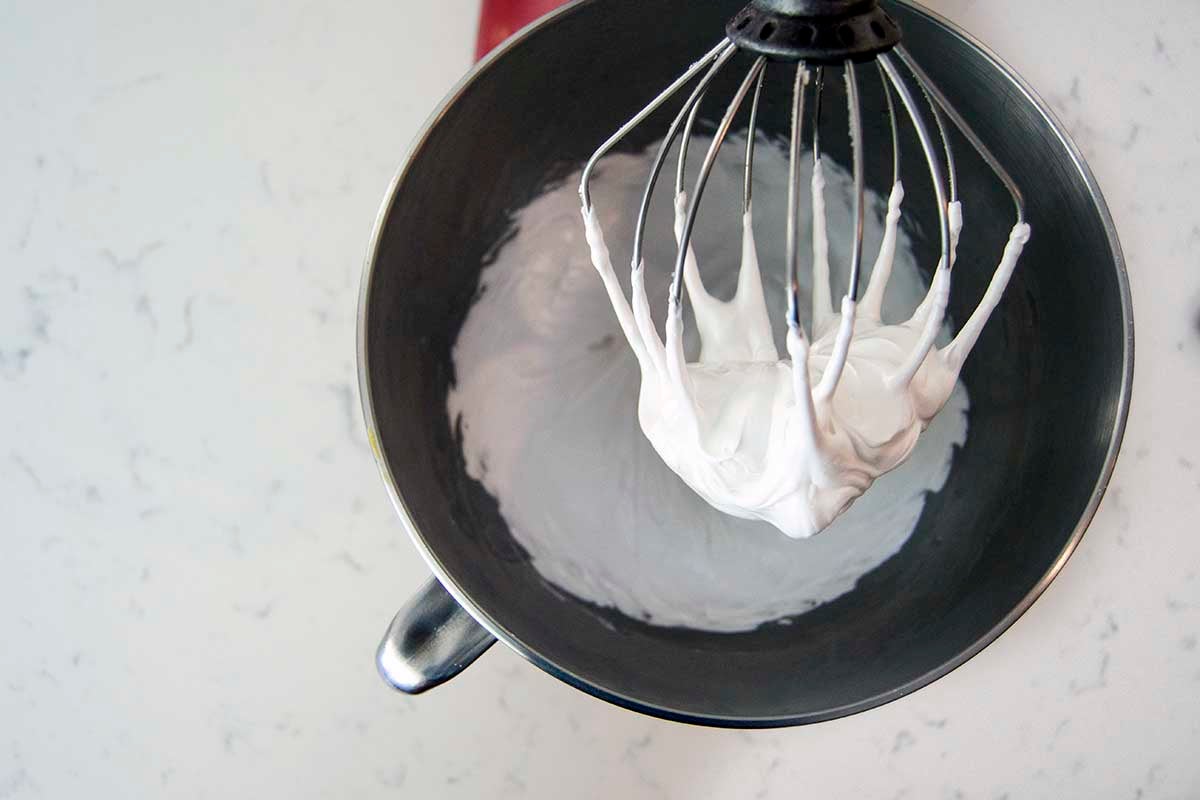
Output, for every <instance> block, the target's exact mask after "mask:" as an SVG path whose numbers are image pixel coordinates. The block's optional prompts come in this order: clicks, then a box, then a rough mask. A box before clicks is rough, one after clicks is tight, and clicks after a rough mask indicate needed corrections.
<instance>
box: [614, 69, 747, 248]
mask: <svg viewBox="0 0 1200 800" xmlns="http://www.w3.org/2000/svg"><path fill="white" fill-rule="evenodd" d="M735 51H736V48H732V47H729V48H726V49H725V50H724V51H722V52H721V53H720V54H719V55H718V56H717V57H716V59H715V60H713V61H712V63H711V66H709V68H708V72H707V73H705V75H704V77H703V78H702V79H701V80H700V82H699V83H698V84H696V88H694V89H693V90H692V93H691V95H690V96H689V97H688V99H687V102H686V103H684V105H683V108H682V109H681V110H680V111H679V113H678V114H676V115H675V119H674V120H673V121H672V122H671V127H670V128H669V129H668V130H667V136H666V138H665V139H663V140H662V142H661V143H660V144H659V146H658V153H657V154H656V155H655V157H654V163H653V164H652V165H651V167H650V177H649V179H648V180H647V181H646V189H645V191H644V192H643V193H642V202H641V205H640V206H639V207H638V215H637V223H636V224H635V225H634V227H633V256H632V264H633V268H634V269H637V268H638V267H639V266H640V265H641V263H642V247H643V242H644V240H645V236H646V218H647V216H648V215H649V213H650V198H651V197H652V196H653V194H654V185H655V184H656V183H657V182H658V176H659V174H660V173H661V172H662V168H663V164H664V163H665V162H666V160H667V151H668V150H670V149H671V144H672V143H673V142H674V141H675V138H676V136H678V134H679V128H680V126H681V125H682V124H683V121H684V119H685V118H687V119H688V125H687V130H686V131H685V132H684V136H683V140H682V142H681V143H680V168H679V170H680V174H681V175H682V172H683V158H684V154H685V153H686V151H687V143H688V139H690V138H691V133H692V132H691V125H692V123H693V122H694V121H695V118H696V111H697V110H698V109H699V108H700V102H701V101H702V100H703V99H704V95H705V93H706V92H707V91H708V87H709V84H711V83H712V81H713V78H715V77H716V75H717V73H718V72H720V71H721V68H722V67H723V66H725V64H726V62H728V61H729V59H730V58H732V57H733V54H734V52H735ZM680 181H682V178H680ZM679 186H681V184H677V188H676V192H679V191H682V189H681V188H679Z"/></svg>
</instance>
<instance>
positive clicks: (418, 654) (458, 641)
mask: <svg viewBox="0 0 1200 800" xmlns="http://www.w3.org/2000/svg"><path fill="white" fill-rule="evenodd" d="M495 641H496V638H495V637H494V636H492V635H491V634H490V633H488V632H487V630H486V629H484V627H483V626H482V625H480V624H479V623H478V622H476V621H475V619H474V618H473V617H472V616H471V615H470V614H468V613H467V612H466V611H464V610H463V607H462V606H460V605H459V604H458V603H457V602H456V601H455V599H454V598H453V597H451V596H450V593H449V592H447V591H446V590H445V589H443V588H442V585H441V584H440V583H438V581H437V578H430V579H429V581H428V582H427V583H426V584H425V585H424V586H422V587H421V589H420V591H418V592H417V593H416V594H415V595H413V597H412V599H411V600H409V601H408V602H407V603H405V604H404V607H403V608H401V609H400V611H399V612H397V613H396V617H395V619H393V620H392V624H391V625H389V626H388V629H387V633H385V634H384V635H383V641H382V642H380V643H379V650H378V651H377V652H376V654H375V663H376V665H377V666H378V667H379V674H380V675H382V676H383V679H384V680H385V681H387V682H388V683H389V684H391V685H392V686H393V687H395V688H396V689H399V690H400V691H402V692H405V693H407V694H419V693H421V692H423V691H425V690H426V689H432V688H433V687H434V686H437V685H438V684H439V683H443V682H445V681H448V680H450V679H451V678H453V677H454V676H455V675H457V674H458V673H460V672H462V671H463V670H464V669H466V668H467V667H468V666H470V665H471V662H472V661H474V660H475V659H477V658H479V656H480V655H481V654H482V653H483V651H484V650H487V649H488V648H489V647H491V646H492V644H493V643H495Z"/></svg>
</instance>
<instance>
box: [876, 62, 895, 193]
mask: <svg viewBox="0 0 1200 800" xmlns="http://www.w3.org/2000/svg"><path fill="white" fill-rule="evenodd" d="M875 68H876V69H877V70H879V82H880V86H882V88H883V99H884V100H885V101H886V102H887V119H888V127H889V128H890V129H891V132H892V185H893V186H895V185H896V184H897V183H898V182H899V181H900V128H899V126H898V125H897V124H896V104H895V102H894V101H893V100H892V90H891V86H890V85H889V84H888V78H887V73H885V72H884V71H883V66H882V65H881V64H880V63H879V62H878V61H876V62H875Z"/></svg>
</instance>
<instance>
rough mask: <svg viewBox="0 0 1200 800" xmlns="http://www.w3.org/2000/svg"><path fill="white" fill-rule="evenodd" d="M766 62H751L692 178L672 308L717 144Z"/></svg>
mask: <svg viewBox="0 0 1200 800" xmlns="http://www.w3.org/2000/svg"><path fill="white" fill-rule="evenodd" d="M766 63H767V59H766V56H759V57H758V58H756V59H755V60H754V65H753V66H752V67H750V71H749V72H748V73H747V74H746V78H745V80H743V81H742V85H741V86H739V87H738V90H737V93H736V94H735V95H734V97H733V101H732V102H731V103H730V104H729V107H728V108H727V109H725V116H724V117H722V118H721V124H720V126H719V127H718V128H717V133H716V135H715V136H714V137H713V140H712V143H711V144H710V145H709V147H708V152H707V153H705V154H704V162H703V163H702V164H701V165H700V174H699V175H698V176H697V177H696V186H695V189H694V190H693V191H692V195H691V197H690V198H689V201H688V211H687V217H686V218H685V219H684V223H683V232H682V233H681V235H680V237H679V252H678V254H677V255H676V258H675V272H674V274H673V276H672V278H671V296H670V301H671V302H672V303H674V304H675V305H676V306H678V304H679V301H680V299H681V296H682V294H683V266H684V262H685V261H686V260H687V251H688V245H689V244H690V243H691V238H692V230H693V229H694V228H695V226H696V213H697V211H699V209H700V200H701V199H702V198H703V196H704V187H705V186H706V185H707V184H708V177H709V175H711V174H712V168H713V164H715V163H716V160H717V152H718V151H719V150H720V149H721V145H722V144H724V142H725V138H726V137H727V136H728V135H729V128H730V126H732V125H733V118H734V116H735V115H736V114H737V112H738V109H739V108H741V106H742V102H743V101H744V100H745V99H746V95H747V94H749V93H750V87H751V86H752V85H753V84H754V81H756V80H757V79H758V76H759V74H760V73H761V72H762V71H763V68H764V67H765V66H766Z"/></svg>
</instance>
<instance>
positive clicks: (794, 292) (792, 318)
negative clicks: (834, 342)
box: [787, 61, 809, 339]
mask: <svg viewBox="0 0 1200 800" xmlns="http://www.w3.org/2000/svg"><path fill="white" fill-rule="evenodd" d="M808 79H809V73H808V67H807V66H806V65H805V63H804V62H803V61H801V62H800V63H799V64H797V65H796V78H795V81H794V82H793V84H792V138H791V143H792V145H791V153H790V157H789V160H788V164H789V180H788V216H787V287H788V296H787V324H788V328H789V329H790V330H792V331H794V332H795V333H796V334H797V335H798V336H799V337H800V338H801V339H803V338H804V329H803V328H802V327H800V278H799V275H800V241H799V236H798V233H799V228H800V134H801V132H802V129H803V127H804V94H805V86H806V85H807V84H808Z"/></svg>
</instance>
